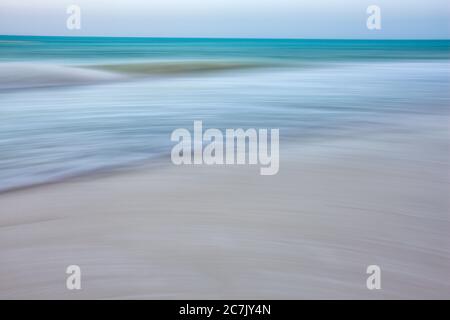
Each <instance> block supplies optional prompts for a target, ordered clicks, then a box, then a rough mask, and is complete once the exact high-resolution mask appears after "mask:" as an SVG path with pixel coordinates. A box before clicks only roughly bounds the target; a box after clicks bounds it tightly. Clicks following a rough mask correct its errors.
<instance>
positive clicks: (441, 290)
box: [0, 119, 450, 299]
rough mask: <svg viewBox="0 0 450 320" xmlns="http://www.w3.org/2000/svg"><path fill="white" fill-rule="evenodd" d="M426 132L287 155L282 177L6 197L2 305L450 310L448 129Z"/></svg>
mask: <svg viewBox="0 0 450 320" xmlns="http://www.w3.org/2000/svg"><path fill="white" fill-rule="evenodd" d="M435 120H436V121H438V122H436V121H435ZM416 123H417V122H416ZM421 123H422V124H421V126H419V127H415V128H414V131H415V132H413V133H412V132H408V131H405V132H404V133H401V132H399V133H396V134H395V135H383V134H377V135H374V136H372V137H364V139H361V140H358V139H356V138H355V139H352V140H336V141H329V142H322V143H315V144H314V145H300V144H292V145H289V146H284V148H283V149H282V153H281V162H280V171H279V173H278V174H277V175H275V176H261V175H259V167H258V166H218V167H211V166H197V167H192V166H174V165H171V164H168V165H167V166H164V167H161V168H156V169H155V168H137V169H134V170H127V171H124V172H119V173H116V174H110V175H105V176H98V177H91V178H79V179H72V180H69V181H66V182H62V183H56V184H50V185H44V186H38V187H35V188H30V189H25V190H19V191H15V192H10V193H5V194H2V195H0V211H1V214H0V261H1V264H0V298H3V299H5V298H6V299H14V298H31V299H49V298H58V299H84V298H95V299H119V298H125V299H144V298H146V299H197V298H201V299H221V298H223V299H244V298H246V299H259V298H261V299H263V298H264V299H281V298H285V299H298V298H325V299H328V298H337V299H344V298H357V299H393V298H447V299H448V298H450V232H449V230H450V221H449V200H448V198H449V197H448V191H449V190H450V179H449V162H448V151H449V148H448V143H449V142H448V131H447V130H448V129H447V128H448V123H447V122H446V120H445V119H441V120H439V119H430V120H429V121H421ZM437 123H440V124H441V127H440V130H441V131H439V130H437V129H436V126H437ZM427 124H432V126H433V130H429V128H428V127H427ZM373 264H375V265H379V266H380V268H381V286H382V289H381V290H368V289H367V288H366V279H367V277H368V275H367V274H366V268H367V266H369V265H373ZM68 265H79V266H80V267H81V272H82V280H81V286H82V289H81V290H72V291H70V290H67V289H66V277H67V274H66V273H65V270H66V267H67V266H68Z"/></svg>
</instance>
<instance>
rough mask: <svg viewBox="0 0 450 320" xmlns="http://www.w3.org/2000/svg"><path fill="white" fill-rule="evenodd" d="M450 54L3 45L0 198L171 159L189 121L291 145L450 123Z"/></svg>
mask: <svg viewBox="0 0 450 320" xmlns="http://www.w3.org/2000/svg"><path fill="white" fill-rule="evenodd" d="M449 59H450V41H363V40H271V39H262V40H248V39H153V38H71V37H54V38H51V37H19V36H17V37H16V36H0V192H4V191H8V190H12V189H16V188H22V187H27V186H32V185H36V184H41V183H46V182H51V181H57V180H61V179H65V178H68V177H73V176H78V175H83V174H88V173H90V172H96V171H108V170H112V169H114V168H121V167H127V166H133V165H136V164H142V163H145V164H147V163H148V164H152V163H159V162H161V161H165V162H166V163H167V164H170V160H169V158H168V155H169V154H170V150H171V147H172V146H173V142H171V141H170V133H171V132H172V131H173V130H175V129H177V128H180V127H183V128H188V129H190V130H192V125H193V121H194V120H202V121H203V125H204V128H205V129H206V128H208V127H210V128H220V129H224V128H280V138H281V143H282V145H283V144H289V143H304V144H313V143H317V142H318V141H328V140H330V139H352V137H355V136H358V137H361V136H364V135H374V134H377V133H379V132H395V131H396V130H399V128H398V122H396V121H394V120H395V119H405V121H408V119H415V120H414V121H420V119H421V118H420V117H421V115H423V116H425V115H436V116H438V117H439V116H442V117H448V115H449V111H450V110H449V106H450V104H449V102H450V93H449V92H450V90H449V89H450V60H449ZM162 159H164V160H162Z"/></svg>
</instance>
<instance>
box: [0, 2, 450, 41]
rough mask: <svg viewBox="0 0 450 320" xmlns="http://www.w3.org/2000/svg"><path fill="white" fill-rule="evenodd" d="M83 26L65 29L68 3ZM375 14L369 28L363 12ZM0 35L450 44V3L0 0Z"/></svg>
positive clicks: (366, 15) (365, 14) (366, 16)
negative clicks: (375, 23) (377, 20)
mask: <svg viewBox="0 0 450 320" xmlns="http://www.w3.org/2000/svg"><path fill="white" fill-rule="evenodd" d="M73 4H74V5H78V6H79V7H80V9H81V29H80V30H69V29H67V27H66V20H67V18H68V17H69V14H67V13H66V9H67V7H68V6H69V5H73ZM370 5H377V6H379V7H380V9H381V30H368V29H367V26H366V20H367V18H368V14H367V13H366V9H367V7H368V6H370ZM0 34H3V35H5V34H7V35H43V36H45V35H49V36H52V35H64V36H70V35H72V36H139V37H142V36H144V37H219V38H222V37H226V38H327V39H330V38H331V39H332V38H339V39H353V38H363V39H372V38H373V39H450V1H449V0H409V1H408V0H369V1H367V0H308V1H307V0H1V1H0Z"/></svg>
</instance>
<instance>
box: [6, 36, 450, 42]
mask: <svg viewBox="0 0 450 320" xmlns="http://www.w3.org/2000/svg"><path fill="white" fill-rule="evenodd" d="M0 37H36V38H108V39H116V38H121V39H204V40H336V41H342V40H356V41H450V38H429V39H428V38H378V39H370V38H308V37H305V38H296V37H287V38H261V37H201V36H199V37H176V36H99V35H89V36H87V35H28V34H0Z"/></svg>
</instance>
